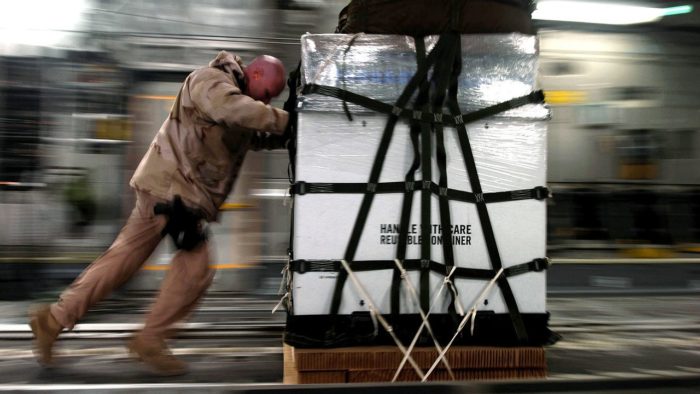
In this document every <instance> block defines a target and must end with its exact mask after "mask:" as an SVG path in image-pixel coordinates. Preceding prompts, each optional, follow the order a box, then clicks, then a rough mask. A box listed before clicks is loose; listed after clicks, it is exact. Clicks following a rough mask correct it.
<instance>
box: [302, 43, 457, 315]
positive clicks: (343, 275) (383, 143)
mask: <svg viewBox="0 0 700 394" xmlns="http://www.w3.org/2000/svg"><path fill="white" fill-rule="evenodd" d="M444 45H445V43H443V42H442V40H440V41H439V42H438V43H437V44H435V48H434V50H433V51H431V52H430V54H429V55H428V57H427V58H426V61H425V63H423V64H419V65H418V70H417V71H416V73H415V74H414V75H413V77H411V79H410V80H409V82H408V84H406V87H405V88H404V90H403V92H402V93H401V95H400V96H399V98H398V99H397V100H396V104H395V106H396V107H397V108H401V107H403V106H405V105H406V104H407V103H408V101H409V100H410V99H411V96H413V93H414V92H415V90H416V89H417V88H418V86H420V85H421V84H422V83H423V81H424V80H425V79H426V78H427V75H428V68H430V67H431V66H432V64H433V63H435V61H436V59H437V54H438V53H439V50H438V51H436V50H435V49H437V48H441V47H443V46H444ZM305 89H306V87H305ZM304 94H307V93H304ZM358 97H359V96H358ZM348 101H351V100H348ZM351 102H352V101H351ZM398 119H399V118H398V115H397V114H389V117H388V119H387V122H386V125H385V126H384V131H383V133H382V138H381V140H380V142H379V147H378V148H377V153H376V155H375V158H374V162H373V164H372V170H371V172H370V176H369V182H368V183H369V184H376V183H377V182H378V181H379V176H380V174H381V171H382V167H383V166H384V159H385V158H386V152H387V150H388V149H389V143H390V142H391V137H392V135H393V133H394V127H395V126H396V122H397V121H398ZM373 199H374V193H366V194H365V195H364V197H363V199H362V204H361V205H360V209H359V211H358V214H357V217H356V218H355V224H354V225H353V230H352V234H351V235H350V240H349V241H348V246H347V248H346V250H345V255H344V260H345V261H352V260H353V259H354V257H355V252H356V251H357V246H358V244H359V242H360V237H361V236H362V231H363V229H364V227H365V223H366V221H367V215H368V214H369V209H370V207H371V205H372V201H373ZM347 277H348V273H347V272H346V271H344V270H343V271H340V272H338V277H337V279H336V283H335V288H334V290H333V298H332V299H331V308H330V314H331V315H337V314H338V310H339V309H340V302H341V301H342V293H343V288H344V286H345V282H346V281H347Z"/></svg>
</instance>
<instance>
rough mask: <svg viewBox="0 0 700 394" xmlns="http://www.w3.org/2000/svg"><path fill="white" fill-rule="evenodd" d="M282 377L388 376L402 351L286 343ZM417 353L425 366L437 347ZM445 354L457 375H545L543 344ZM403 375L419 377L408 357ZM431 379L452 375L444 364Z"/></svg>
mask: <svg viewBox="0 0 700 394" xmlns="http://www.w3.org/2000/svg"><path fill="white" fill-rule="evenodd" d="M283 353H284V383H290V384H302V383H360V382H389V381H391V379H392V378H393V376H394V373H395V370H396V368H397V367H398V366H399V363H400V362H401V359H402V358H403V355H402V354H401V352H400V351H399V350H398V348H396V347H394V346H372V347H368V346H367V347H347V348H336V349H297V348H294V347H292V346H289V345H287V344H284V346H283ZM411 354H412V356H413V359H414V360H415V361H416V363H417V364H418V365H419V366H420V367H421V369H422V370H423V372H426V371H427V370H428V369H429V368H430V366H431V364H432V363H433V361H434V360H435V358H437V352H436V351H435V349H434V348H415V349H414V350H413V352H412V353H411ZM447 360H448V361H449V363H450V365H451V366H452V371H453V373H454V375H455V378H456V379H458V380H488V379H533V378H544V377H546V376H547V360H546V356H545V350H544V348H543V347H472V346H461V347H452V348H450V350H449V351H448V352H447ZM397 380H399V381H419V380H420V379H419V378H418V375H417V374H416V373H415V371H414V370H413V369H412V368H411V366H410V365H408V363H407V364H406V366H405V367H404V369H403V370H402V371H401V374H400V375H399V377H398V379H397ZM428 380H430V381H440V380H451V378H450V376H449V374H448V372H447V370H446V369H445V367H444V365H443V364H439V366H438V368H437V369H436V370H435V371H434V372H433V373H432V374H431V376H430V378H429V379H428Z"/></svg>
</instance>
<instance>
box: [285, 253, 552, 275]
mask: <svg viewBox="0 0 700 394" xmlns="http://www.w3.org/2000/svg"><path fill="white" fill-rule="evenodd" d="M348 264H349V265H350V268H351V269H352V270H353V271H356V272H364V271H379V270H393V269H395V268H396V263H394V261H393V260H355V261H349V262H348ZM402 265H403V267H404V268H405V269H406V270H407V271H416V270H424V269H427V270H430V271H432V272H435V273H438V274H441V275H444V276H448V275H449V274H450V271H451V270H452V267H448V266H447V265H445V264H442V263H439V262H437V261H433V260H429V261H425V260H421V259H408V260H404V261H403V262H402ZM550 265H551V262H550V260H549V259H548V258H546V257H543V258H537V259H533V260H531V261H528V262H527V263H521V264H516V265H513V266H510V267H508V268H505V269H504V270H503V276H505V277H506V278H509V277H511V276H518V275H522V274H525V273H528V272H542V271H544V270H546V269H548V268H549V266H550ZM289 269H290V270H291V271H293V272H297V273H299V274H304V273H306V272H343V266H342V264H341V263H340V260H292V261H291V262H290V265H289ZM496 272H497V271H496V270H494V269H479V268H466V267H457V268H455V271H454V273H453V274H452V277H453V278H463V279H482V280H488V279H492V278H493V277H494V276H496Z"/></svg>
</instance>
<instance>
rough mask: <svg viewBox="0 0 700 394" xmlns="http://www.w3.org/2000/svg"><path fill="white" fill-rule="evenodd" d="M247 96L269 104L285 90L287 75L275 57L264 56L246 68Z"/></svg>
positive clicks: (254, 60) (257, 58)
mask: <svg viewBox="0 0 700 394" xmlns="http://www.w3.org/2000/svg"><path fill="white" fill-rule="evenodd" d="M244 73H245V86H246V89H245V94H247V95H248V96H250V97H252V98H254V99H256V100H260V101H262V102H264V103H265V104H268V103H269V102H270V100H271V99H272V98H273V97H277V96H278V95H279V94H280V93H282V91H283V90H284V85H285V80H286V77H285V76H286V74H285V71H284V65H283V64H282V62H281V61H280V60H279V59H277V58H276V57H273V56H268V55H262V56H258V57H256V58H255V59H253V61H252V62H250V64H248V66H247V67H246V68H245V70H244Z"/></svg>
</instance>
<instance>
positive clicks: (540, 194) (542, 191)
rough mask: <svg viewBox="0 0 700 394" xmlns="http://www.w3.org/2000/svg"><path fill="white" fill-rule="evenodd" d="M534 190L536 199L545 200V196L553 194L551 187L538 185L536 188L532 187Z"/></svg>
mask: <svg viewBox="0 0 700 394" xmlns="http://www.w3.org/2000/svg"><path fill="white" fill-rule="evenodd" d="M532 192H533V196H534V197H535V199H536V200H544V199H545V198H549V197H551V196H552V195H551V193H550V192H549V189H548V188H547V187H545V186H537V187H536V188H534V189H532Z"/></svg>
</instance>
